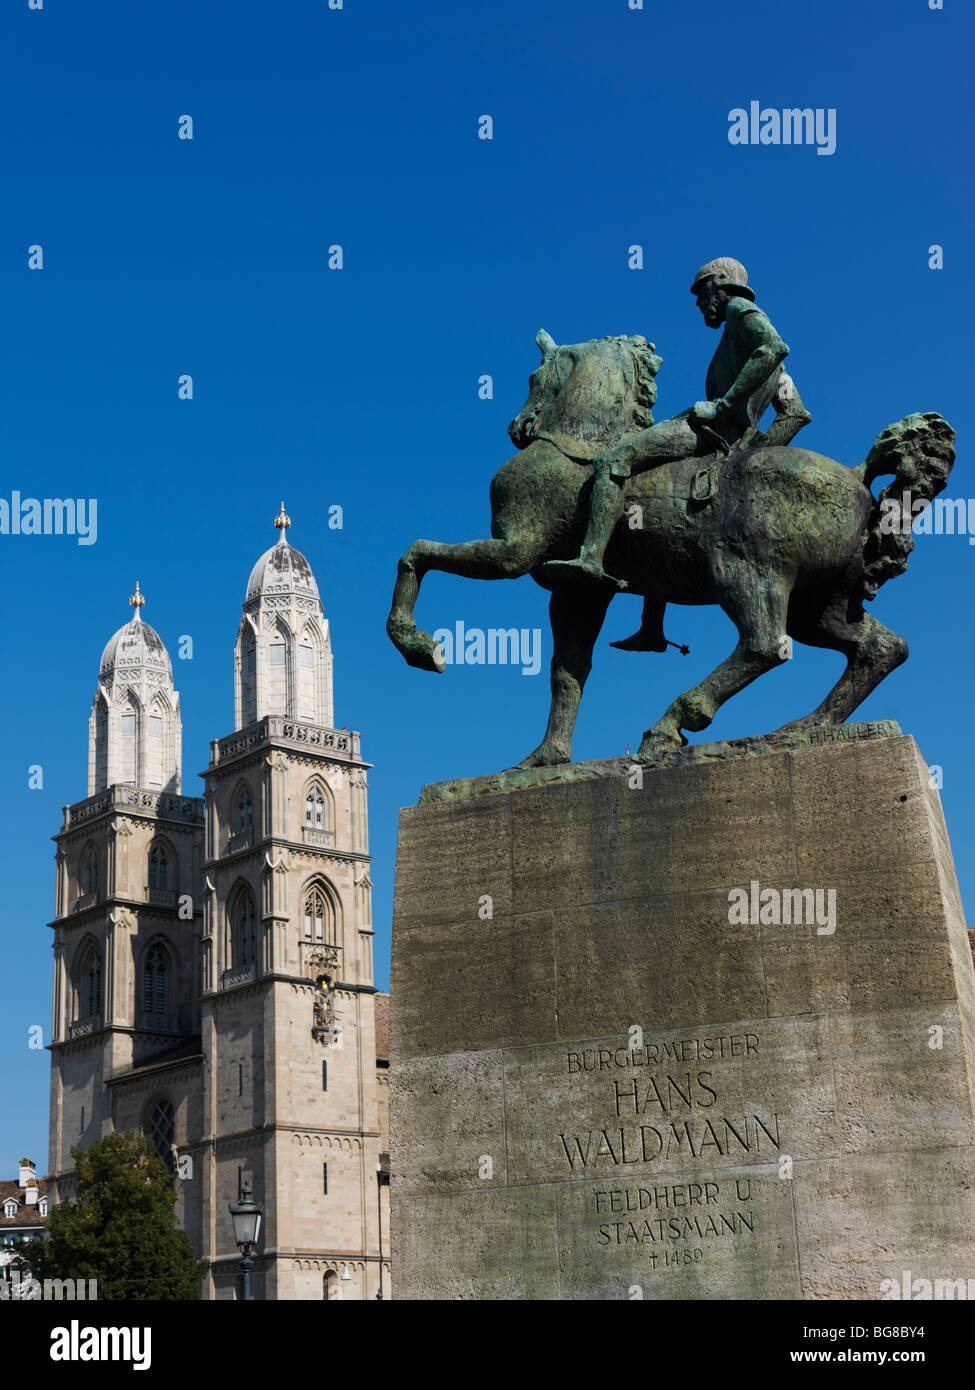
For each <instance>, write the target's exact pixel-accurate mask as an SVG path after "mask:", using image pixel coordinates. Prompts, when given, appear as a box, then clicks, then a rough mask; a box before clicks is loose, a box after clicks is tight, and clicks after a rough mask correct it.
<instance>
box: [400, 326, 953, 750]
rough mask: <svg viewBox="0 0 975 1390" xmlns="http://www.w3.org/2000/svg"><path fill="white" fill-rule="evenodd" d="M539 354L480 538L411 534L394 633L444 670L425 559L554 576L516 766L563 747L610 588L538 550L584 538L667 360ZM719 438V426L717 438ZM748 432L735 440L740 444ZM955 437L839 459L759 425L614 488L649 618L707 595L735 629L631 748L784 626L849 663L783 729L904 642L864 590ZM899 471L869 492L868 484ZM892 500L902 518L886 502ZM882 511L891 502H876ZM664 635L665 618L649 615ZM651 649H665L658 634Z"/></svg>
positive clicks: (623, 539) (644, 746)
mask: <svg viewBox="0 0 975 1390" xmlns="http://www.w3.org/2000/svg"><path fill="white" fill-rule="evenodd" d="M536 341H537V343H538V345H539V347H540V349H541V352H542V361H541V364H540V366H539V367H538V369H537V370H536V371H535V372H534V373H533V374H532V376H531V378H530V388H531V390H530V394H529V397H528V400H527V402H526V404H525V406H524V407H523V409H522V410H521V412H520V414H519V415H518V416H516V418H515V419H514V420H513V421H512V422H511V424H510V425H509V427H508V433H509V434H510V436H511V439H512V442H513V443H514V444H515V445H516V446H517V448H518V450H519V452H518V453H516V454H515V455H514V456H513V457H512V458H510V459H509V460H508V462H507V463H506V464H504V466H503V467H502V468H501V469H500V470H499V471H498V473H497V474H496V475H495V477H494V480H493V481H492V483H491V535H492V537H493V539H491V540H477V541H465V542H462V543H461V544H459V545H444V544H440V543H438V542H435V541H423V540H418V541H414V543H413V544H412V545H411V546H410V548H409V549H408V550H407V551H406V553H405V554H404V555H403V557H402V559H401V560H400V562H399V572H398V576H397V580H396V588H395V590H394V593H393V602H392V608H391V611H390V614H389V619H388V621H387V624H386V629H387V632H388V633H389V636H390V638H391V639H392V641H393V642H394V643H395V645H396V646H397V647H398V648H399V650H400V651H401V652H402V653H403V655H404V657H405V658H406V660H407V661H408V662H409V663H410V665H411V666H418V667H420V668H421V669H423V670H427V671H442V670H443V669H444V660H443V654H442V652H441V651H440V649H439V647H438V646H437V645H436V643H435V642H434V640H433V638H432V637H431V636H430V634H429V633H427V632H423V631H417V628H416V623H415V621H414V618H413V610H414V607H415V604H416V599H417V596H418V594H419V589H420V583H421V580H422V579H423V576H424V574H426V573H427V571H428V570H444V571H446V572H447V573H448V574H460V575H464V576H465V577H466V578H469V579H515V578H518V577H519V576H521V575H524V574H530V575H531V576H532V578H533V579H534V580H535V582H536V583H537V584H540V585H541V586H542V587H543V588H549V589H551V590H552V599H551V604H550V610H549V612H550V618H551V624H552V635H553V640H554V651H553V655H552V667H551V676H552V705H551V710H550V713H549V720H548V728H547V729H546V731H545V737H544V738H543V740H542V742H541V744H540V745H539V746H538V748H536V749H535V751H534V752H533V753H530V754H529V755H528V757H527V758H525V759H524V761H523V762H522V763H520V764H519V766H520V767H535V766H541V765H548V764H554V763H564V762H569V761H571V757H572V731H573V728H574V725H575V720H576V715H577V712H578V707H579V700H580V697H581V695H582V689H583V686H584V685H585V682H586V678H587V676H588V674H589V671H590V669H591V666H592V649H593V645H594V643H595V641H596V638H597V637H598V635H599V631H600V628H601V627H602V624H603V619H604V617H605V615H606V610H607V608H608V606H609V602H610V599H611V598H612V597H613V594H614V592H615V590H614V589H613V588H612V586H610V585H608V584H605V585H593V586H592V587H586V586H584V585H578V584H566V583H565V582H564V581H557V580H552V579H551V578H549V577H547V575H546V570H545V564H546V562H547V561H549V560H561V559H568V558H570V557H571V556H573V555H575V554H577V553H578V550H579V546H580V543H581V541H582V537H583V534H584V532H585V524H586V517H587V514H588V492H589V490H590V489H591V486H592V482H591V480H592V468H591V466H590V460H591V459H592V458H594V457H595V455H596V454H597V453H599V452H600V451H601V450H603V449H606V448H608V447H609V446H610V445H612V444H614V443H616V442H617V440H619V439H621V438H623V437H625V436H626V435H629V434H634V433H636V432H637V431H638V430H641V429H645V428H647V426H648V425H649V424H651V423H652V417H651V414H650V409H651V407H652V405H653V403H654V400H655V399H656V385H655V382H654V377H655V376H656V373H657V370H658V368H659V366H660V361H661V359H660V358H659V357H657V356H656V355H655V352H654V349H653V344H649V345H648V344H647V342H646V340H645V339H644V338H641V337H618V338H602V339H594V340H592V341H591V342H588V343H577V344H574V345H572V346H561V347H559V346H557V345H556V344H555V342H554V341H553V340H552V339H551V338H550V337H549V335H548V334H547V333H545V332H544V331H543V332H541V333H539V335H538V338H537V339H536ZM717 442H718V441H716V443H717ZM744 442H747V441H744ZM954 442H955V434H954V431H953V430H952V429H951V427H950V426H949V425H948V424H947V422H946V421H945V420H943V419H942V417H941V416H940V415H937V414H934V413H929V414H924V415H918V414H915V415H909V416H907V417H906V418H905V419H903V420H901V421H899V422H898V423H897V424H895V425H891V426H889V427H888V428H887V429H885V430H884V431H882V433H881V434H880V435H879V436H878V437H877V440H876V442H875V443H874V445H873V448H872V449H871V450H870V453H869V455H868V456H867V458H866V460H865V461H864V462H863V463H861V464H860V465H859V466H858V467H855V468H848V467H846V466H845V465H844V464H841V463H837V462H835V461H834V460H833V459H830V458H826V457H824V456H823V455H822V454H816V453H812V452H811V451H810V450H807V449H800V448H796V447H790V446H781V445H780V446H776V445H772V444H770V443H769V442H768V441H767V440H766V438H765V436H763V435H761V434H758V433H756V436H755V437H754V438H753V439H752V440H751V442H750V443H749V444H748V447H744V448H742V447H740V446H739V447H738V449H737V450H736V451H735V452H732V453H731V454H730V455H729V456H727V457H726V456H724V454H723V453H722V452H718V451H716V452H715V454H714V455H712V456H711V457H709V458H690V459H683V460H680V461H677V462H673V463H664V464H661V465H659V466H658V467H656V468H653V469H651V470H649V471H647V472H644V473H641V474H639V475H637V476H636V477H634V478H631V479H628V480H627V482H626V488H625V511H624V515H623V518H622V520H621V521H620V523H619V524H618V526H617V527H616V530H615V532H614V534H613V538H612V540H611V542H610V545H609V548H608V550H607V552H606V568H607V570H609V571H610V572H611V573H612V574H614V575H618V576H620V578H621V579H623V580H625V581H626V582H627V585H628V589H629V592H631V593H634V594H641V595H643V596H644V600H645V612H646V613H647V614H648V615H649V622H650V629H651V630H652V629H653V625H654V621H656V622H657V623H658V624H659V623H660V622H662V615H663V609H664V606H665V605H666V604H668V603H677V604H718V605H720V607H721V608H722V609H723V610H724V611H725V613H727V614H728V616H729V618H731V620H732V622H733V623H734V624H735V626H736V628H737V629H738V644H737V646H736V647H735V649H734V651H733V652H732V653H731V655H730V656H728V657H727V658H726V659H725V660H724V661H722V662H721V664H720V665H719V666H717V667H716V668H715V669H714V670H713V671H712V672H711V674H710V675H709V676H707V677H706V678H705V679H704V680H703V681H701V682H700V683H699V684H698V685H695V686H694V687H693V688H692V689H691V690H687V691H685V692H684V693H683V694H682V695H679V696H678V697H677V699H676V700H674V701H673V703H672V704H671V705H670V706H669V708H668V709H667V710H666V711H665V712H664V714H663V715H662V716H661V718H660V719H658V720H657V722H656V724H654V725H653V727H652V728H650V729H648V730H647V731H646V733H645V734H644V735H643V741H642V743H641V745H640V750H639V753H638V754H637V756H638V757H647V756H649V755H650V754H651V753H652V752H653V751H654V750H656V749H658V748H671V747H678V746H680V745H682V744H685V743H686V742H687V739H686V738H685V737H684V735H683V732H682V731H683V730H688V731H690V732H695V733H696V732H698V731H699V730H701V729H705V728H707V726H708V725H709V724H710V722H711V720H712V719H713V718H714V715H715V712H716V710H717V709H718V707H719V706H720V705H722V704H723V703H724V702H725V700H728V699H730V697H731V696H732V695H735V694H737V692H738V691H739V690H742V689H744V687H745V686H746V685H748V684H750V682H751V681H753V680H755V678H756V677H757V676H760V675H762V674H763V673H764V672H766V671H768V670H770V669H771V668H772V667H774V666H777V665H779V663H780V662H781V661H782V660H784V659H785V658H786V657H787V655H788V654H789V650H790V647H789V643H788V641H787V640H786V639H787V638H789V639H792V638H794V639H795V640H796V641H798V642H803V643H806V644H808V645H810V646H814V647H828V648H830V649H835V650H837V651H840V652H842V653H843V654H844V655H845V656H846V658H847V666H846V670H845V671H844V672H843V674H842V676H841V677H840V679H839V680H838V681H837V683H836V684H835V685H834V687H833V689H832V690H831V691H830V692H829V693H828V695H827V696H826V698H825V699H824V700H823V702H822V704H820V705H819V706H818V707H817V708H816V709H815V710H813V711H812V713H810V714H807V715H805V716H804V717H803V718H801V719H796V720H793V721H792V722H791V723H789V724H786V725H784V726H783V727H784V728H785V729H800V728H808V727H810V726H812V725H817V724H840V723H842V722H843V721H844V720H845V719H847V718H849V716H850V715H851V714H852V712H853V711H854V710H855V709H856V707H857V706H858V705H859V704H860V703H861V702H862V701H863V700H865V699H866V697H867V696H868V695H869V694H870V692H871V691H872V690H873V689H874V688H875V687H876V686H877V685H878V684H879V683H880V681H882V680H883V679H884V677H885V676H887V675H889V673H890V672H891V671H893V670H894V668H895V667H897V666H899V665H900V663H901V662H902V661H904V660H905V658H906V657H907V643H906V642H905V641H904V639H903V638H902V637H899V636H898V635H897V633H895V632H891V631H890V629H889V628H886V627H884V626H883V624H882V623H879V622H878V621H877V620H876V619H875V618H873V617H871V616H869V615H868V614H866V613H865V612H864V609H863V602H864V599H871V598H873V597H874V595H875V594H876V591H877V588H878V587H879V585H880V584H882V583H884V581H885V580H887V579H889V578H890V577H891V576H892V575H895V574H899V573H902V572H903V570H904V569H906V567H907V556H908V554H909V553H910V551H911V550H912V549H913V545H914V542H913V539H912V537H911V532H910V522H911V511H910V502H909V504H908V508H907V509H906V510H905V511H904V512H903V514H900V507H901V503H900V499H901V496H902V494H903V493H904V492H908V493H909V497H910V499H911V500H912V501H913V503H914V513H915V514H917V512H918V511H919V510H920V509H919V508H918V507H917V505H916V504H917V500H918V499H921V500H922V501H924V502H925V503H927V502H930V500H931V498H933V497H934V496H936V495H937V494H938V493H939V492H941V491H942V490H943V488H944V487H945V484H946V482H947V480H948V475H949V473H950V471H951V467H952V463H953V462H954V456H955V455H954ZM891 473H892V474H894V482H893V483H891V484H890V485H889V486H888V487H887V488H885V489H884V491H883V492H882V493H881V494H880V497H879V498H874V496H873V495H872V493H871V491H870V484H871V483H872V482H873V480H874V479H875V478H877V477H881V476H884V475H887V474H891ZM887 499H896V509H897V511H898V524H897V525H895V526H891V525H890V524H889V520H888V519H889V517H890V515H891V514H892V507H893V504H892V503H891V502H888V505H887V507H886V508H883V509H882V503H884V502H885V500H887ZM885 513H886V516H885ZM658 630H659V631H660V632H661V633H662V628H659V629H658ZM653 649H654V650H663V644H662V637H661V642H660V644H659V645H655V646H654V647H653Z"/></svg>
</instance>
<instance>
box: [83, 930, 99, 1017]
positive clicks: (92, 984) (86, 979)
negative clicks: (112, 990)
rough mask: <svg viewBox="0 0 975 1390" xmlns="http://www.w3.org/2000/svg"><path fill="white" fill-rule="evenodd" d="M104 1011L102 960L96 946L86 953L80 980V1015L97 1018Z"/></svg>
mask: <svg viewBox="0 0 975 1390" xmlns="http://www.w3.org/2000/svg"><path fill="white" fill-rule="evenodd" d="M101 1011H102V958H101V956H100V955H99V954H98V951H97V950H96V949H95V947H94V946H89V948H88V950H87V951H86V952H85V956H84V959H83V961H82V965H81V974H80V977H79V979H78V1014H79V1016H80V1017H81V1018H97V1017H98V1016H99V1015H100V1014H101Z"/></svg>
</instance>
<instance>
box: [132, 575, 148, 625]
mask: <svg viewBox="0 0 975 1390" xmlns="http://www.w3.org/2000/svg"><path fill="white" fill-rule="evenodd" d="M129 603H130V604H131V605H132V607H133V608H134V609H135V613H134V615H133V619H132V621H133V622H141V621H142V614H141V613H140V612H139V609H140V608H144V607H145V604H146V598H145V594H143V593H142V592H141V591H140V589H139V581H138V579H137V580H136V581H135V593H134V594H130V595H129Z"/></svg>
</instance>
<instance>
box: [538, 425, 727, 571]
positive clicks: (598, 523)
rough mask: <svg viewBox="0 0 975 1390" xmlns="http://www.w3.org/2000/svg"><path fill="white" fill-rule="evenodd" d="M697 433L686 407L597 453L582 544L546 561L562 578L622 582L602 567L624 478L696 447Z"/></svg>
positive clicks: (618, 512) (685, 454)
mask: <svg viewBox="0 0 975 1390" xmlns="http://www.w3.org/2000/svg"><path fill="white" fill-rule="evenodd" d="M700 449H701V441H700V436H699V435H698V434H697V433H696V432H695V431H694V430H693V429H692V428H691V426H690V425H689V424H688V421H687V412H685V413H684V414H683V415H678V416H676V417H675V419H673V420H661V422H660V424H659V425H651V426H650V428H649V429H646V430H641V431H640V432H639V434H631V435H629V436H628V437H627V438H626V439H623V440H621V441H620V442H619V444H616V445H614V446H613V447H612V448H610V449H607V450H606V451H605V452H604V453H602V454H599V455H598V457H597V458H596V461H595V464H594V467H593V485H592V496H591V498H590V502H589V523H588V525H587V527H586V536H585V539H584V541H583V542H582V549H581V550H580V551H579V555H578V557H577V558H576V559H575V560H552V561H550V562H549V564H547V565H546V566H545V568H546V570H547V571H548V572H549V573H551V574H553V575H554V574H556V573H557V574H558V575H559V577H561V578H564V579H571V578H576V579H592V580H609V581H610V582H611V583H614V584H615V585H616V586H617V588H620V589H625V588H626V583H625V581H624V580H621V579H614V578H613V576H612V575H610V574H607V573H606V572H605V570H604V569H603V556H604V554H605V553H606V547H607V545H608V544H609V541H610V537H611V536H612V534H613V530H614V528H615V526H616V523H617V522H618V521H619V519H620V517H621V516H622V514H623V483H624V480H625V479H626V478H628V477H629V476H630V475H631V474H633V473H642V472H644V471H645V470H646V469H648V468H655V467H656V466H657V465H658V464H661V463H664V462H669V461H672V460H674V459H678V458H686V457H688V456H690V455H692V454H695V453H698V452H700Z"/></svg>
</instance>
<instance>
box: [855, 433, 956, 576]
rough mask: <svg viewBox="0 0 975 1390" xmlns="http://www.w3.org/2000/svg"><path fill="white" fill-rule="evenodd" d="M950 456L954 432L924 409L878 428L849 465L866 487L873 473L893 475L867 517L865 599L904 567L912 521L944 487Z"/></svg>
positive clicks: (910, 544) (952, 458)
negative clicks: (864, 450) (860, 457)
mask: <svg viewBox="0 0 975 1390" xmlns="http://www.w3.org/2000/svg"><path fill="white" fill-rule="evenodd" d="M954 461H955V431H954V430H953V429H952V428H951V426H950V425H949V424H948V422H947V420H945V419H943V417H942V416H940V415H938V414H936V413H935V412H934V411H929V412H928V413H927V414H924V415H920V414H915V415H907V416H905V417H904V419H903V420H899V421H898V422H897V424H896V425H888V426H887V428H886V429H885V430H881V432H880V434H878V435H877V438H876V440H875V441H874V445H873V448H872V449H871V450H870V452H869V454H868V455H867V457H866V458H865V459H864V461H863V463H861V464H860V466H859V467H858V468H856V469H854V472H855V473H857V474H859V476H860V479H861V481H862V482H863V483H864V485H865V486H866V487H868V488H869V487H870V484H871V483H872V482H873V480H874V479H875V478H880V477H883V476H884V475H886V474H888V473H893V475H894V481H893V482H892V483H888V485H887V486H886V487H885V488H884V489H883V490H882V491H881V493H880V495H879V497H876V498H875V499H874V503H873V507H872V509H871V512H870V515H869V517H868V518H867V525H866V530H865V532H864V540H863V559H864V567H863V579H862V595H863V597H864V598H865V599H873V598H876V596H877V590H878V589H879V588H880V586H881V584H885V583H886V582H887V580H888V579H893V577H894V576H895V575H897V574H903V573H904V571H905V570H906V569H907V557H908V556H909V555H910V553H911V551H912V550H913V549H914V537H913V536H912V535H911V523H912V522H913V520H914V519H915V517H917V516H920V514H921V512H923V511H924V510H925V508H926V507H927V506H929V505H930V503H931V500H932V498H934V497H937V495H938V493H939V492H943V491H944V489H945V486H946V485H947V482H948V474H949V473H950V472H951V467H952V464H953V463H954ZM919 500H920V501H921V502H922V504H923V505H922V506H920V507H918V506H917V502H918V501H919Z"/></svg>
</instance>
